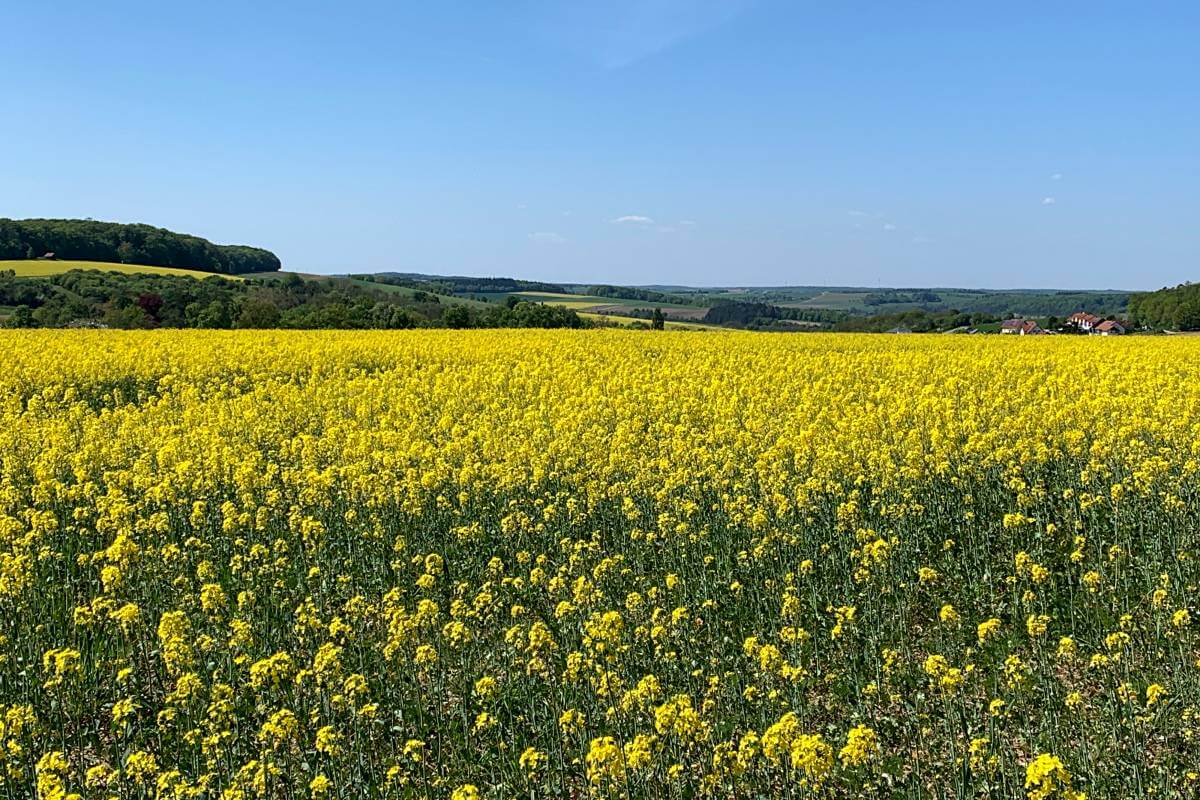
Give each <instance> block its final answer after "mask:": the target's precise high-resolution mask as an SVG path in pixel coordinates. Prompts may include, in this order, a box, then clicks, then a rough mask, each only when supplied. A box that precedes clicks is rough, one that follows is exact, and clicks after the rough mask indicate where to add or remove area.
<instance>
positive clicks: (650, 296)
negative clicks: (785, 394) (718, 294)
mask: <svg viewBox="0 0 1200 800" xmlns="http://www.w3.org/2000/svg"><path fill="white" fill-rule="evenodd" d="M584 294H589V295H591V296H593V297H616V298H618V299H621V300H641V301H643V302H646V303H670V304H673V305H681V306H685V305H693V301H692V300H690V299H689V298H686V297H679V296H677V295H673V294H667V293H666V292H656V291H654V290H653V289H638V288H637V287H634V286H610V285H608V284H601V285H599V286H589V287H588V288H587V290H586V291H585V292H584Z"/></svg>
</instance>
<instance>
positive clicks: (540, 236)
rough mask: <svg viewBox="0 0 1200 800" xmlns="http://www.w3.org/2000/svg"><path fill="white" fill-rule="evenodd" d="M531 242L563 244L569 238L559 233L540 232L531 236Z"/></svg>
mask: <svg viewBox="0 0 1200 800" xmlns="http://www.w3.org/2000/svg"><path fill="white" fill-rule="evenodd" d="M529 241H531V242H537V243H538V244H563V243H564V242H566V241H567V238H566V237H565V236H561V235H559V234H557V233H548V232H539V233H531V234H529Z"/></svg>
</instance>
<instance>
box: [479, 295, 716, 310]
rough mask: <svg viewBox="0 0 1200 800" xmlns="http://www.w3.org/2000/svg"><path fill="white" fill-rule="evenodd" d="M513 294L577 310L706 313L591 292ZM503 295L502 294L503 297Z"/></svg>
mask: <svg viewBox="0 0 1200 800" xmlns="http://www.w3.org/2000/svg"><path fill="white" fill-rule="evenodd" d="M512 294H513V295H514V296H516V297H519V298H521V299H522V300H531V301H533V302H535V303H546V304H548V305H552V306H566V307H567V308H574V309H577V310H578V309H581V308H593V307H596V306H604V307H609V306H623V307H625V308H646V309H652V308H661V309H662V310H663V311H672V310H678V311H687V312H695V311H700V313H701V314H703V313H704V309H698V308H697V307H696V306H687V305H681V304H679V303H654V302H651V301H649V300H629V299H627V298H624V297H599V296H597V295H590V294H564V293H559V292H513V293H512ZM503 296H504V295H501V297H503Z"/></svg>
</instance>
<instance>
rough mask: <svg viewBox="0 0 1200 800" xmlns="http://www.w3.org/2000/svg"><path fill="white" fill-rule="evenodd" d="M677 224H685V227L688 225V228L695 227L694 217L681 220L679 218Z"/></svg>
mask: <svg viewBox="0 0 1200 800" xmlns="http://www.w3.org/2000/svg"><path fill="white" fill-rule="evenodd" d="M679 224H680V225H683V226H685V227H688V228H692V227H695V225H696V220H694V219H681V220H679Z"/></svg>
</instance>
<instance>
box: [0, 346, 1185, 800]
mask: <svg viewBox="0 0 1200 800" xmlns="http://www.w3.org/2000/svg"><path fill="white" fill-rule="evenodd" d="M0 353H3V364H4V369H3V370H0V798H29V797H39V798H46V799H47V800H66V799H67V798H119V799H121V800H124V799H125V798H130V799H132V798H148V797H155V798H210V799H212V800H249V799H250V798H260V797H286V798H309V797H311V798H359V797H365V798H433V799H436V800H451V799H453V800H476V799H477V798H515V797H529V798H548V797H588V796H590V797H623V798H624V797H666V796H672V797H705V796H708V797H730V796H744V797H755V796H764V797H765V796H783V797H845V798H850V797H904V798H918V797H1013V798H1039V799H1040V798H1080V799H1081V798H1084V797H1096V798H1098V797H1133V796H1147V795H1152V796H1156V797H1162V798H1186V797H1195V796H1196V795H1197V792H1200V772H1198V770H1200V767H1198V766H1197V765H1200V608H1197V605H1196V603H1197V601H1196V599H1195V598H1196V597H1197V587H1198V584H1200V481H1198V480H1197V478H1198V473H1200V341H1198V340H1194V339H1186V338H1153V337H1132V338H1127V339H1122V340H1116V339H1099V338H1084V337H1057V338H1051V337H1045V338H1041V339H1033V338H1030V339H1021V340H1014V339H1009V338H1007V337H1004V338H1001V337H966V336H963V337H948V336H941V337H935V336H928V337H926V336H912V337H882V336H874V337H872V336H854V335H841V336H838V335H796V336H771V335H756V334H739V333H685V332H681V333H663V334H651V333H646V332H623V331H586V332H561V331H560V332H542V331H480V332H454V331H414V332H398V333H384V332H371V333H365V332H311V333H299V332H236V333H230V332H204V331H187V332H182V331H174V332H169V331H159V332H136V333H134V332H130V333H121V332H111V331H29V332H16V331H0Z"/></svg>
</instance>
